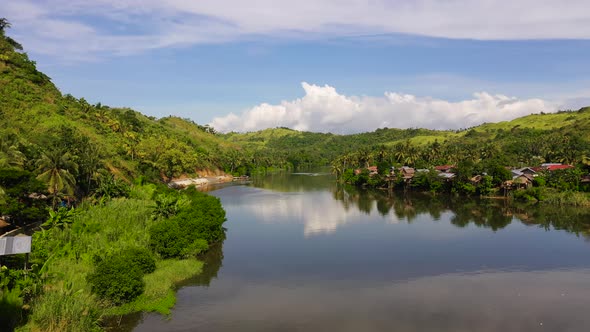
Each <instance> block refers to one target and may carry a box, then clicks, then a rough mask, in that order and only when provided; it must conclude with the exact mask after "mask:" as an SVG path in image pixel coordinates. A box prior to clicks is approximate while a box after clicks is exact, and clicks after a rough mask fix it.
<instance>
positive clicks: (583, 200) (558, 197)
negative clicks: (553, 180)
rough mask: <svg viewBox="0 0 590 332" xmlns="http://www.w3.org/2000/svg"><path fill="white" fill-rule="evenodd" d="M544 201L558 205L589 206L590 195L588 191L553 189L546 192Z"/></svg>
mask: <svg viewBox="0 0 590 332" xmlns="http://www.w3.org/2000/svg"><path fill="white" fill-rule="evenodd" d="M543 203H547V204H552V205H558V206H579V207H589V206H590V197H589V196H588V194H587V193H584V192H579V191H562V192H554V191H551V192H549V193H547V194H546V197H545V199H544V200H543Z"/></svg>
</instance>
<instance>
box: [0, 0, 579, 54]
mask: <svg viewBox="0 0 590 332" xmlns="http://www.w3.org/2000/svg"><path fill="white" fill-rule="evenodd" d="M557 5H558V4H557V3H556V2H555V1H538V0H520V1H513V2H511V3H507V2H506V1H500V0H492V1H489V0H479V1H473V0H455V1H446V0H416V1H407V0H398V1H369V2H367V1H366V0H344V1H343V0H323V1H317V0H299V1H287V0H258V1H255V2H252V1H243V0H215V1H210V0H199V1H185V0H95V1H87V0H51V1H45V0H37V1H33V0H21V1H8V2H7V3H5V4H3V8H2V9H3V13H2V15H3V16H6V17H7V18H8V19H9V20H11V21H12V22H13V23H14V28H15V31H17V32H18V36H17V37H18V38H19V40H21V41H22V42H23V43H24V44H25V45H27V47H28V49H32V50H33V51H36V52H41V53H46V54H52V55H56V56H57V55H59V56H62V57H64V56H70V57H71V56H79V57H83V56H91V57H94V56H96V55H97V54H99V55H112V54H129V53H133V52H142V51H146V50H150V49H154V48H163V47H170V46H182V45H193V44H199V43H216V42H225V41H229V40H237V39H241V38H248V37H252V36H271V37H279V38H280V37H289V38H292V37H306V38H308V37H310V36H313V37H317V36H329V37H334V36H336V37H338V36H356V35H375V34H391V33H393V34H409V35H420V36H431V37H443V38H469V39H481V40H489V39H495V40H500V39H502V40H505V39H510V40H515V39H574V38H577V39H588V38H590V25H588V24H586V22H588V20H590V2H588V1H586V0H570V1H568V2H567V5H560V6H559V9H558V10H556V8H555V7H556V6H557ZM48 31H51V34H48V33H47V32H48ZM62 36H67V37H68V38H62ZM56 43H58V44H59V45H60V47H56V46H55V44H56Z"/></svg>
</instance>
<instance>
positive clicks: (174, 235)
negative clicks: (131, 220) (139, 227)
mask: <svg viewBox="0 0 590 332" xmlns="http://www.w3.org/2000/svg"><path fill="white" fill-rule="evenodd" d="M185 195H186V197H187V198H188V204H185V205H183V207H182V209H181V210H180V211H179V212H177V214H176V215H175V216H174V217H172V218H170V219H164V220H161V221H159V222H157V223H156V224H154V225H153V226H152V227H150V230H149V233H150V247H151V248H152V249H153V250H154V251H155V252H156V253H158V254H160V255H161V256H162V257H164V258H171V257H186V256H190V255H195V254H199V253H201V252H203V251H205V250H207V248H208V244H209V243H214V242H217V241H219V240H221V239H223V236H224V234H225V231H224V229H223V227H222V225H223V223H224V222H225V210H223V207H222V206H221V202H220V201H219V199H218V198H216V197H213V196H209V195H207V194H204V193H201V192H199V191H197V190H195V189H194V188H189V189H187V190H186V191H185Z"/></svg>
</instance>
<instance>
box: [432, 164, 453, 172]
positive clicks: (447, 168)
mask: <svg viewBox="0 0 590 332" xmlns="http://www.w3.org/2000/svg"><path fill="white" fill-rule="evenodd" d="M453 167H455V165H441V166H434V169H435V170H437V171H441V172H446V171H448V170H450V169H451V168H453Z"/></svg>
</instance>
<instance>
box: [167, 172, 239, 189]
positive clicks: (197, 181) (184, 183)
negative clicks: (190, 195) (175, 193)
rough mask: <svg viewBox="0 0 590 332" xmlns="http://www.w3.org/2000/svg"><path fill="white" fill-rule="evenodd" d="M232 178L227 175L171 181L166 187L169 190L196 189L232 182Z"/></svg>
mask: <svg viewBox="0 0 590 332" xmlns="http://www.w3.org/2000/svg"><path fill="white" fill-rule="evenodd" d="M233 179H234V178H233V177H232V176H229V175H219V176H206V177H200V178H189V179H177V180H172V181H170V183H168V187H170V188H176V189H180V188H186V187H188V186H192V185H194V186H196V187H205V186H208V185H210V184H216V183H225V182H231V181H233Z"/></svg>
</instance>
